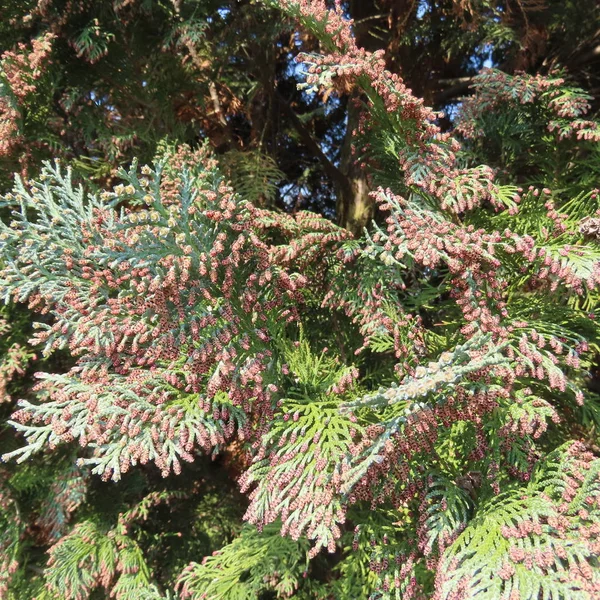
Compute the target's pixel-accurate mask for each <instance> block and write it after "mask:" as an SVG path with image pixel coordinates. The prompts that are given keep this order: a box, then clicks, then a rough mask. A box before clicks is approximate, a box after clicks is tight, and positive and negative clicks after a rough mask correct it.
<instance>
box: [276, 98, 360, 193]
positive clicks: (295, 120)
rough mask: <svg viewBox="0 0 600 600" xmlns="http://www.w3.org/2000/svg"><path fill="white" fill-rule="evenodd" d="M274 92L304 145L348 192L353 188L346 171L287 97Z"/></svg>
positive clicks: (326, 171)
mask: <svg viewBox="0 0 600 600" xmlns="http://www.w3.org/2000/svg"><path fill="white" fill-rule="evenodd" d="M274 92H275V98H276V99H277V101H278V102H279V104H280V106H281V108H282V109H283V112H284V113H285V114H286V115H287V116H288V117H289V119H290V121H291V123H292V125H293V127H294V129H295V130H296V131H297V132H298V135H299V136H300V138H301V140H302V141H303V142H304V145H305V146H306V147H307V148H308V149H309V150H310V151H311V152H312V153H313V154H314V156H316V157H317V158H318V159H319V161H320V162H321V164H322V166H323V170H324V171H325V173H326V174H327V176H328V177H329V178H331V179H332V180H333V181H334V182H335V183H336V184H337V185H338V186H339V187H340V188H341V190H342V191H343V192H348V191H349V190H350V189H351V186H350V181H349V180H348V178H347V177H346V175H344V173H343V172H342V171H340V169H338V168H337V167H336V166H335V165H334V164H333V163H332V162H331V161H330V160H329V159H328V158H327V156H326V155H325V153H324V152H323V150H321V147H320V146H319V144H318V143H317V142H316V141H315V140H314V138H313V137H312V135H311V134H310V131H308V129H307V128H306V126H305V125H304V123H302V121H301V120H300V118H299V117H298V115H297V114H296V113H295V112H294V110H293V109H292V107H291V106H290V105H289V104H288V102H287V101H286V99H285V98H284V97H283V96H282V95H281V94H280V93H279V92H278V91H277V90H274Z"/></svg>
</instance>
